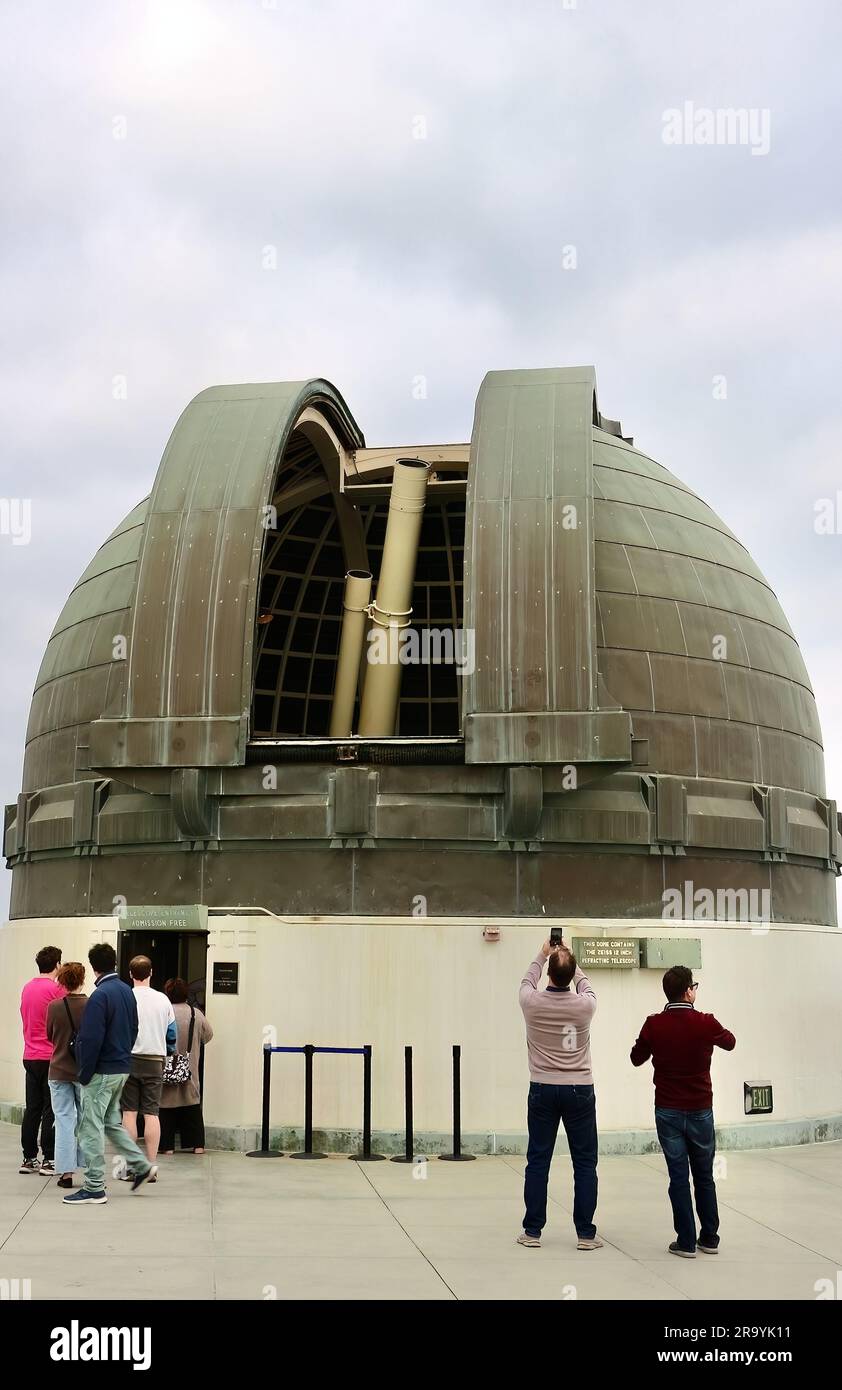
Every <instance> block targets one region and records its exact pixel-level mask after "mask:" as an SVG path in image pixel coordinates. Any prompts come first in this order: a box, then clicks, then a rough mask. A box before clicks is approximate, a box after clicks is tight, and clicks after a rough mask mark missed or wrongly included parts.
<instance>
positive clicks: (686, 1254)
mask: <svg viewBox="0 0 842 1390" xmlns="http://www.w3.org/2000/svg"><path fill="white" fill-rule="evenodd" d="M669 1251H670V1254H671V1255H680V1256H681V1258H682V1260H695V1258H696V1252H695V1250H682V1248H681V1246H680V1245H679V1243H678V1241H677V1240H674V1241H673V1243H672V1245H671V1246H670V1248H669Z"/></svg>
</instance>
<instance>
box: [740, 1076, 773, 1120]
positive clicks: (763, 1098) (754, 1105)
mask: <svg viewBox="0 0 842 1390" xmlns="http://www.w3.org/2000/svg"><path fill="white" fill-rule="evenodd" d="M743 1096H744V1098H745V1107H744V1108H745V1113H746V1114H747V1115H771V1113H772V1083H771V1081H744V1082H743Z"/></svg>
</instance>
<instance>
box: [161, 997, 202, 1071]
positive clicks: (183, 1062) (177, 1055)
mask: <svg viewBox="0 0 842 1390" xmlns="http://www.w3.org/2000/svg"><path fill="white" fill-rule="evenodd" d="M195 1026H196V1010H195V1009H194V1008H193V1005H192V1004H191V1005H190V1028H189V1030H188V1033H187V1051H186V1052H174V1053H173V1054H172V1055H171V1056H169V1057H168V1058H167V1060H166V1061H165V1063H164V1085H165V1086H183V1085H184V1083H185V1081H190V1080H192V1077H193V1068H192V1067H191V1066H190V1053H191V1051H192V1048H193V1029H194V1028H195Z"/></svg>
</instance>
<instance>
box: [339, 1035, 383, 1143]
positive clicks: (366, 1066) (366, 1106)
mask: <svg viewBox="0 0 842 1390" xmlns="http://www.w3.org/2000/svg"><path fill="white" fill-rule="evenodd" d="M348 1157H349V1158H351V1159H353V1160H354V1161H355V1162H357V1163H376V1162H378V1161H379V1160H380V1159H382V1158H385V1157H386V1155H385V1154H373V1153H372V1152H371V1043H366V1045H365V1047H364V1048H363V1146H362V1149H361V1150H360V1152H359V1153H355V1154H349V1155H348Z"/></svg>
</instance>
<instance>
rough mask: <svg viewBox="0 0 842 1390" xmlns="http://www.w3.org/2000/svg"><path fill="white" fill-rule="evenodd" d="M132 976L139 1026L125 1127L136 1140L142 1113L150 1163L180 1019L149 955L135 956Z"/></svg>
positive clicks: (125, 1091)
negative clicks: (155, 982)
mask: <svg viewBox="0 0 842 1390" xmlns="http://www.w3.org/2000/svg"><path fill="white" fill-rule="evenodd" d="M129 975H130V976H131V980H132V985H133V986H134V997H135V1003H136V1004H137V1023H138V1028H137V1038H136V1040H135V1045H134V1047H133V1048H132V1069H131V1072H130V1073H129V1079H128V1081H127V1082H126V1084H125V1086H124V1087H123V1096H122V1105H123V1126H124V1128H125V1129H126V1130H127V1132H128V1133H129V1134H130V1135H131V1137H132V1139H135V1140H136V1139H137V1116H138V1112H140V1114H141V1115H142V1116H143V1143H144V1147H145V1149H146V1155H147V1157H148V1159H149V1162H150V1163H154V1162H155V1159H156V1157H157V1154H158V1145H159V1144H160V1142H161V1121H160V1119H159V1111H160V1106H161V1088H162V1086H163V1076H164V1060H165V1058H166V1056H167V1053H169V1052H174V1051H175V1040H176V1021H175V1014H174V1013H173V1006H172V1004H171V1003H170V1001H169V999H168V998H167V996H166V995H165V994H163V993H162V992H161V991H160V990H158V989H152V988H151V981H152V962H151V960H150V959H149V957H148V956H135V957H134V958H133V959H132V960H130V961H129ZM127 1176H131V1174H127ZM154 1181H155V1178H150V1182H154Z"/></svg>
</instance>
